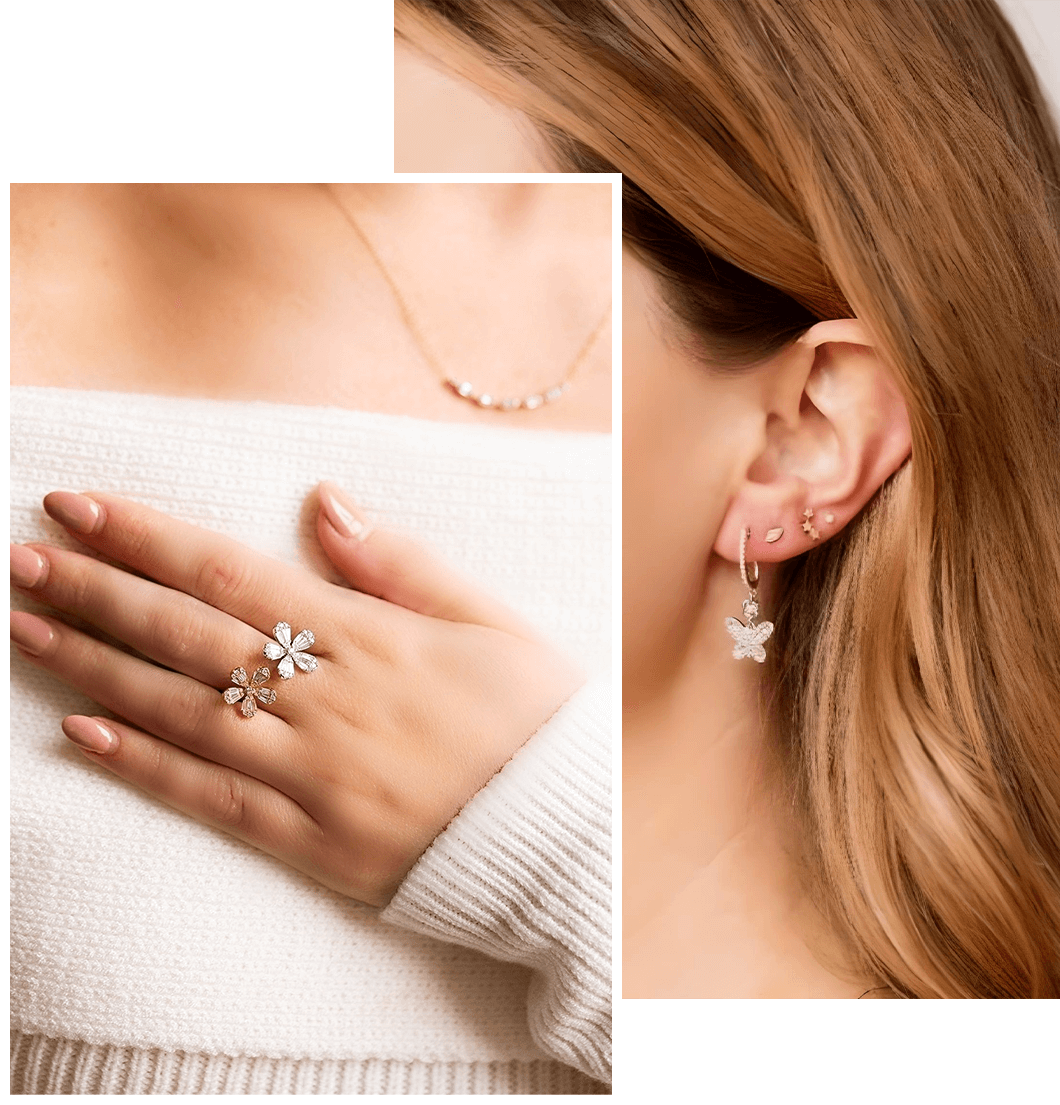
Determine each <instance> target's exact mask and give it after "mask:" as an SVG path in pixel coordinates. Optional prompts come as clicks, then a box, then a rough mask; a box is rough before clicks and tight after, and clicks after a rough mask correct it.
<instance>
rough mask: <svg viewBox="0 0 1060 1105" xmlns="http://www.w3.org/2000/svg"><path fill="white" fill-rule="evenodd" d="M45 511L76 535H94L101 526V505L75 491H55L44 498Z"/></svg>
mask: <svg viewBox="0 0 1060 1105" xmlns="http://www.w3.org/2000/svg"><path fill="white" fill-rule="evenodd" d="M44 509H45V510H46V511H47V512H48V513H49V514H50V515H51V516H52V517H53V518H54V519H55V520H56V521H57V522H58V523H59V525H61V526H66V528H67V529H69V530H73V532H74V533H92V532H93V531H94V530H95V528H96V526H97V525H98V524H99V519H100V509H99V503H97V502H93V500H92V499H90V498H89V497H88V496H87V495H77V494H75V493H74V492H73V491H53V492H51V494H49V495H45V496H44Z"/></svg>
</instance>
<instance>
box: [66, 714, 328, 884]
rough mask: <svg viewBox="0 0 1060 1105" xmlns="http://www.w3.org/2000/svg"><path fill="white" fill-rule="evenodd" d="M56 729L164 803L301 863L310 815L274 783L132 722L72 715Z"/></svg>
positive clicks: (311, 830) (309, 841)
mask: <svg viewBox="0 0 1060 1105" xmlns="http://www.w3.org/2000/svg"><path fill="white" fill-rule="evenodd" d="M63 732H64V733H65V734H66V736H67V737H68V738H69V739H70V740H71V741H72V742H73V743H74V744H75V745H77V746H78V748H79V749H80V751H82V752H83V753H84V754H85V756H86V757H87V758H88V759H90V760H92V761H93V762H94V763H97V764H99V765H100V766H101V767H105V768H106V769H107V770H108V771H110V772H112V773H113V774H115V775H117V776H119V777H120V778H122V779H125V780H127V781H128V782H130V783H132V784H133V785H134V786H136V787H139V788H140V790H142V791H144V792H145V793H147V794H150V795H153V796H154V797H155V798H157V799H159V801H161V802H165V804H166V805H167V806H172V807H173V808H174V809H176V810H180V811H181V813H186V814H188V815H189V816H190V817H194V818H195V820H196V821H201V822H203V823H204V824H206V825H211V826H213V827H214V828H215V829H221V830H222V831H224V832H226V833H229V834H230V835H231V836H234V837H237V838H238V839H239V840H243V841H246V843H247V844H253V845H254V846H255V847H256V848H260V849H261V850H262V851H264V852H268V853H269V855H272V856H276V857H277V858H278V859H281V860H283V861H284V862H285V863H289V864H291V866H294V867H299V866H300V865H301V866H304V864H305V858H304V857H305V856H306V855H307V854H308V853H309V852H310V851H311V848H312V845H313V842H314V840H315V839H316V838H317V837H318V836H319V833H320V828H319V826H318V825H317V823H316V821H314V820H313V818H312V817H311V816H310V815H309V814H308V813H307V812H306V811H305V810H304V809H303V808H302V807H301V806H300V805H298V803H297V802H295V801H294V800H293V799H291V798H289V797H288V796H287V795H286V794H284V793H282V792H281V791H279V790H277V789H276V788H274V787H271V786H269V785H268V784H267V783H263V782H262V781H261V780H260V779H257V778H254V777H253V776H250V775H246V774H243V773H242V772H240V771H236V770H233V769H232V768H230V767H225V766H224V765H222V764H217V763H213V762H211V761H210V760H207V759H203V758H202V757H200V756H196V755H193V754H192V753H190V752H187V751H185V750H184V749H183V748H178V747H176V746H175V745H172V744H168V743H167V742H166V741H163V740H158V739H157V738H156V737H152V736H150V735H149V734H147V733H144V732H142V731H140V730H138V729H134V728H133V727H132V726H131V725H125V724H123V723H122V722H119V721H113V720H111V719H110V718H101V717H100V718H91V717H84V716H82V715H79V714H74V715H71V716H70V717H68V718H66V719H65V720H64V721H63Z"/></svg>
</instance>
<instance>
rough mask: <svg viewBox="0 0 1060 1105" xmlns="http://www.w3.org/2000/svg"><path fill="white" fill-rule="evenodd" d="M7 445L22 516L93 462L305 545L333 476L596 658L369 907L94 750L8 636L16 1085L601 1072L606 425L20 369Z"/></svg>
mask: <svg viewBox="0 0 1060 1105" xmlns="http://www.w3.org/2000/svg"><path fill="white" fill-rule="evenodd" d="M11 471H12V535H11V537H12V540H13V541H17V542H22V541H29V540H46V541H49V542H51V543H54V544H62V545H65V546H67V547H77V546H76V543H75V542H73V541H71V540H70V539H69V538H68V537H66V536H65V535H64V534H63V533H62V531H61V530H60V528H59V527H58V526H56V525H54V524H53V523H51V522H50V520H48V519H47V518H46V516H45V515H44V514H43V512H42V510H41V507H40V501H41V498H42V497H43V495H44V494H45V493H46V492H48V491H50V490H55V489H68V490H87V489H89V488H99V489H101V490H110V491H114V492H117V493H120V494H123V495H125V496H127V497H129V498H133V499H136V500H138V501H141V502H145V503H148V504H150V505H151V506H154V507H156V508H158V509H160V510H163V511H166V512H167V513H169V514H172V515H174V516H175V517H178V518H182V519H184V520H186V521H189V522H194V523H196V524H199V525H203V526H208V527H211V528H214V529H217V530H219V531H223V532H226V533H229V534H231V535H233V536H234V537H236V538H238V539H239V540H241V541H243V542H244V543H246V544H248V545H250V546H252V547H254V548H256V549H259V550H261V551H263V552H266V553H268V554H270V555H272V556H275V557H278V558H281V559H287V560H292V561H300V562H302V563H306V564H309V565H310V566H312V567H314V568H316V569H317V570H321V565H320V561H319V559H317V558H319V555H320V554H319V552H316V551H315V549H314V541H315V538H314V537H313V535H312V534H313V519H312V518H310V517H307V516H306V514H305V512H304V511H303V510H302V507H303V502H304V499H305V496H306V495H307V493H308V492H309V491H310V490H311V489H312V487H313V486H314V485H315V484H316V483H317V482H318V481H319V480H321V479H324V478H330V479H333V480H335V481H336V482H338V483H339V484H340V485H341V486H343V487H345V488H346V489H347V490H348V491H349V492H350V494H351V495H352V496H353V497H354V499H355V500H356V501H357V502H358V503H360V504H361V505H363V506H364V508H365V509H366V511H367V512H368V514H369V515H370V516H371V517H372V518H373V519H374V520H375V521H376V523H377V524H379V525H383V526H393V527H400V528H402V529H403V530H406V531H407V532H410V533H412V534H414V535H415V536H417V537H418V538H419V539H420V540H422V541H423V542H425V543H427V544H429V545H431V546H433V547H434V548H435V549H436V550H438V551H439V552H440V553H441V554H442V555H443V556H445V557H446V558H448V559H449V560H450V561H451V562H452V563H454V564H455V565H456V566H458V567H459V568H461V569H462V570H464V571H465V572H469V573H471V574H472V575H474V576H475V577H476V578H478V579H480V580H481V581H482V584H483V586H484V587H487V588H489V589H491V590H492V591H494V592H495V593H497V594H499V595H500V596H501V597H502V598H504V599H505V600H506V601H508V602H509V603H510V604H511V605H512V606H513V607H515V608H517V609H519V610H521V611H522V612H523V613H525V614H526V615H527V616H529V617H530V618H531V619H532V620H533V621H535V622H536V623H537V624H538V625H539V626H540V627H542V628H543V629H545V630H546V631H548V632H550V634H551V635H552V636H553V638H554V639H555V640H557V642H559V643H560V644H561V645H565V646H566V647H567V648H568V649H569V650H570V651H571V652H572V653H573V654H574V655H575V656H576V657H578V658H579V659H580V660H581V661H582V663H583V664H584V665H585V666H586V668H587V669H588V670H589V671H590V672H592V673H594V678H592V679H591V680H590V682H589V684H587V685H586V687H585V688H583V689H582V690H581V691H580V692H578V694H576V695H575V696H574V697H573V698H572V699H571V700H570V701H569V702H568V703H567V704H566V705H565V706H564V707H562V708H561V709H560V711H559V712H558V713H557V714H556V715H555V717H554V718H553V719H552V720H551V721H550V722H548V723H547V724H546V725H545V726H544V727H543V728H542V729H541V730H540V731H539V732H538V733H537V734H536V735H535V736H533V737H532V738H531V739H530V741H529V742H528V743H527V744H526V745H525V746H524V747H523V748H522V749H521V750H520V751H519V752H518V753H517V754H516V756H515V757H514V758H513V760H512V761H511V762H510V763H509V764H508V765H507V766H506V767H505V768H504V769H503V770H502V771H501V772H500V773H499V774H498V775H496V776H495V777H494V778H493V780H492V781H491V782H490V783H489V784H488V785H487V786H486V787H485V788H484V789H483V790H482V791H480V792H479V793H478V794H477V795H476V796H475V797H474V798H473V799H472V800H471V801H470V802H469V803H468V805H467V806H465V808H464V809H463V811H462V812H461V813H460V814H459V815H458V816H457V818H456V819H455V820H454V821H453V822H452V823H451V824H450V825H449V827H448V828H447V829H446V830H445V831H444V832H443V833H442V834H441V836H439V837H438V838H437V840H436V841H435V842H434V844H433V845H432V847H431V848H430V849H429V850H428V851H427V853H426V854H425V855H424V856H423V858H422V859H421V860H420V861H419V863H418V864H417V865H416V866H415V867H414V868H413V870H412V872H411V873H410V874H409V876H408V877H407V878H406V880H405V882H404V883H403V885H402V886H401V888H400V890H399V892H398V894H397V896H396V897H395V899H394V900H393V902H392V903H391V904H390V906H389V907H388V908H387V909H385V910H383V911H379V910H375V909H372V908H369V907H367V906H363V905H359V904H358V903H356V902H353V901H350V900H349V899H347V898H343V897H342V896H340V895H339V894H336V893H334V892H333V891H331V890H328V889H327V888H325V887H323V886H321V885H319V884H318V883H315V882H313V881H312V880H311V879H309V878H308V877H306V876H304V875H302V874H300V873H298V872H296V871H293V870H292V869H290V868H288V867H286V866H284V865H283V864H281V863H280V862H279V861H277V860H274V859H273V858H271V857H270V856H267V855H265V854H263V853H261V852H259V851H257V850H256V849H254V848H252V847H250V846H248V845H246V844H243V843H241V842H240V841H237V840H235V839H233V838H232V837H229V836H227V835H225V834H224V833H221V832H218V831H215V830H213V829H209V828H206V827H205V826H203V825H200V824H198V823H197V822H195V821H193V820H192V819H190V818H187V817H185V816H184V815H182V814H180V813H177V812H176V811H173V810H170V809H169V808H167V807H166V806H164V805H162V804H161V803H159V802H157V801H155V800H154V799H152V798H149V797H147V796H146V795H144V794H142V793H141V792H139V791H138V790H136V789H135V788H133V787H131V786H129V785H128V784H126V783H124V782H123V781H122V780H119V779H117V778H115V777H114V776H111V775H110V774H108V773H107V772H106V771H105V770H103V769H101V768H97V767H95V766H93V765H91V764H89V763H88V762H86V761H85V760H84V759H83V758H82V757H81V756H80V755H79V754H78V753H77V752H76V750H74V749H73V748H71V747H68V744H67V742H66V740H65V738H64V737H63V736H62V734H61V732H60V729H59V724H60V721H61V719H62V718H63V717H64V716H65V715H66V714H68V713H73V712H94V707H93V705H92V704H91V703H90V702H89V701H88V700H87V699H85V698H84V697H83V696H82V695H80V694H78V693H76V692H74V691H73V690H71V689H70V688H68V687H66V686H65V685H64V684H62V683H61V682H60V681H59V680H57V679H55V678H53V677H52V676H50V675H48V674H46V673H44V672H41V671H38V670H37V669H35V668H33V667H32V666H31V665H29V664H27V663H26V662H25V661H23V660H22V659H21V658H20V657H17V656H16V657H15V658H14V662H13V665H12V667H13V673H12V725H11V743H12V799H11V807H12V853H11V854H12V858H11V871H12V922H11V925H12V938H13V951H12V967H13V982H12V1003H13V1011H12V1036H13V1045H12V1046H13V1051H12V1081H13V1085H12V1090H13V1092H17V1093H101V1094H106V1093H594V1092H607V1090H606V1087H605V1086H603V1085H601V1083H600V1082H598V1081H594V1079H609V1078H610V1002H611V971H610V904H611V903H610V847H609V834H610V823H611V803H610V715H611V708H610V695H609V690H608V682H607V678H606V675H605V674H604V673H606V672H607V670H608V664H609V656H608V652H609V648H608V646H609V640H610V624H609V610H610V591H611V588H610V580H609V572H610V539H611V534H610V503H611V492H610V438H609V437H608V436H607V435H602V434H568V433H554V432H547V431H541V432H535V431H532V430H511V429H508V428H507V427H505V426H504V424H503V422H502V420H501V418H500V417H499V418H498V423H497V425H496V426H477V425H475V426H467V425H452V424H438V423H431V422H425V421H420V420H414V419H409V418H399V417H394V416H389V415H378V414H368V413H363V412H355V411H347V410H341V409H334V408H327V409H323V408H309V407H298V406H287V405H278V404H271V403H236V402H220V401H213V400H198V399H175V398H161V397H157V396H141V395H125V394H116V393H106V392H85V391H65V390H60V389H51V388H16V389H13V392H12V459H11ZM325 570H326V569H325ZM328 574H329V576H330V578H332V579H335V580H336V581H337V580H338V577H337V576H335V574H334V571H333V570H329V571H328ZM15 605H16V606H17V607H20V608H23V609H34V608H36V607H34V605H33V604H31V603H27V602H26V601H25V600H23V599H21V598H16V599H15Z"/></svg>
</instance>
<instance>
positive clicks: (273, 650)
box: [262, 641, 284, 660]
mask: <svg viewBox="0 0 1060 1105" xmlns="http://www.w3.org/2000/svg"><path fill="white" fill-rule="evenodd" d="M262 651H263V652H264V653H265V655H266V656H267V657H268V658H269V659H270V660H279V658H280V657H281V656H282V655H283V654H284V647H283V645H278V644H277V643H276V642H275V641H269V643H268V644H267V645H266V646H265V648H264V649H263V650H262Z"/></svg>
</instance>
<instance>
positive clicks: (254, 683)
mask: <svg viewBox="0 0 1060 1105" xmlns="http://www.w3.org/2000/svg"><path fill="white" fill-rule="evenodd" d="M270 675H272V672H271V671H269V669H268V668H258V670H257V671H256V672H254V675H253V677H252V678H250V679H247V673H246V669H245V668H236V670H235V671H234V672H232V682H233V683H235V686H234V687H229V688H228V690H227V691H225V702H227V703H228V704H229V705H233V704H234V703H236V702H239V701H240V699H242V701H243V706H242V710H243V716H244V717H253V716H254V715H255V714H256V713H257V712H258V705H257V702H255V701H254V700H255V699H258V700H260V702H261V704H262V705H263V706H271V705H272V704H273V703H274V702H275V701H276V692H275V691H274V690H272V689H271V688H269V687H263V686H262V685H261V684H262V683H264V682H265V680H266V679H268V678H269V676H270Z"/></svg>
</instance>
